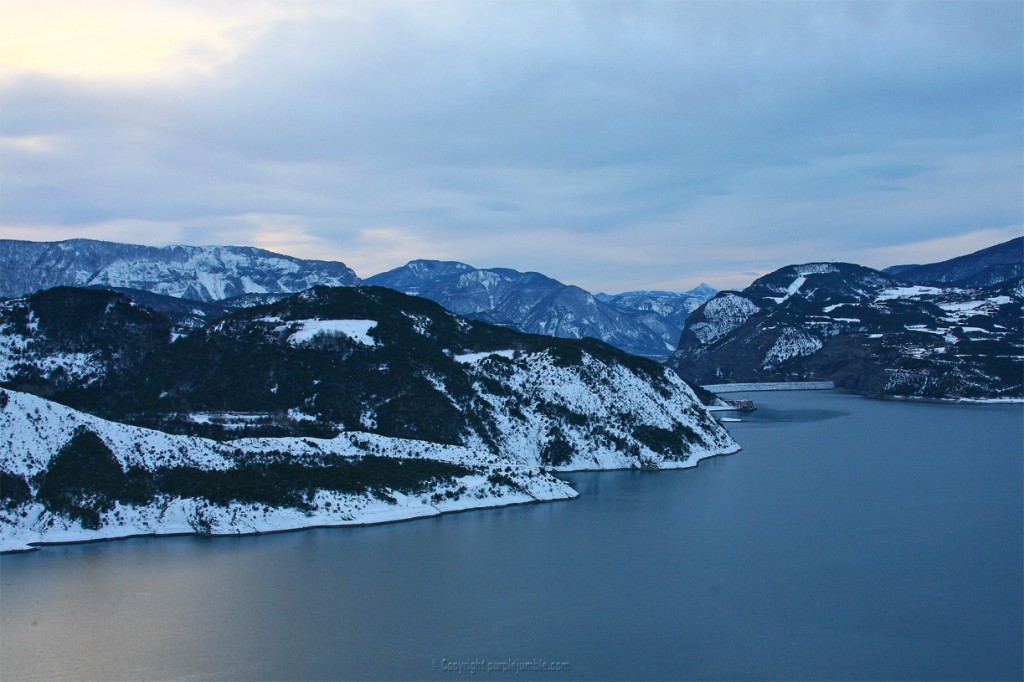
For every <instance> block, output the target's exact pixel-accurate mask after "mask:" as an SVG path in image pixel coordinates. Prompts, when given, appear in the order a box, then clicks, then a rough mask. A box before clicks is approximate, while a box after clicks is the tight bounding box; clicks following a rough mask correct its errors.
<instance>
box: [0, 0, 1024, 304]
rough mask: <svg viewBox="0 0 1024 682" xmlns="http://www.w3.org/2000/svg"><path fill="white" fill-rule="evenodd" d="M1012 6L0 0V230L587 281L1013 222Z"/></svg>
mask: <svg viewBox="0 0 1024 682" xmlns="http://www.w3.org/2000/svg"><path fill="white" fill-rule="evenodd" d="M1022 39H1024V2H1021V1H1020V0H1014V1H1011V2H986V1H984V0H970V1H968V2H931V1H928V0H916V1H914V2H882V1H869V0H862V1H860V2H849V3H845V2H833V1H825V0H822V1H818V2H798V1H795V0H790V1H786V2H757V1H754V0H747V1H743V2H730V1H728V0H726V1H721V2H718V1H716V2H700V1H676V2H669V1H667V0H663V1H658V2H655V1H650V2H624V1H618V0H604V1H601V2H567V1H565V2H560V1H558V0H545V1H543V2H541V1H534V2H531V1H528V0H523V1H517V2H501V1H499V0H491V1H487V2H469V1H465V2H463V1H457V0H450V1H445V2H430V1H427V0H419V1H416V2H397V1H392V0H374V1H373V2H365V3H364V2H355V1H337V0H331V1H316V0H309V1H300V0H262V1H261V0H247V1H242V0H230V1H229V0H89V2H83V1H81V0H0V238H10V239H31V240H45V241H50V240H59V239H70V238H76V237H85V238H91V239H104V240H111V241H119V242H130V243H138V244H152V245H164V244H174V243H184V244H233V245H250V246H258V247H262V248H267V249H270V250H273V251H277V252H280V253H285V254H289V255H293V256H298V257H302V258H319V259H326V260H340V261H343V262H344V263H346V264H347V265H348V266H350V267H352V268H353V269H354V270H355V271H356V273H357V274H358V275H359V276H361V277H369V276H371V275H373V274H377V273H379V272H383V271H386V270H389V269H392V268H395V267H399V266H401V265H403V264H405V263H406V262H407V261H409V260H413V259H417V258H429V259H441V260H458V261H462V262H466V263H469V264H471V265H474V266H476V267H481V268H483V267H509V268H514V269H517V270H523V271H527V270H533V271H538V272H542V273H544V274H546V275H548V276H551V277H554V278H556V279H558V280H561V281H563V282H566V283H569V284H576V285H579V286H582V287H583V288H585V289H588V290H590V291H594V292H598V291H604V292H620V291H628V290H636V289H667V290H686V289H689V288H692V287H694V286H696V285H697V284H699V283H700V282H707V283H709V284H711V285H712V286H714V287H716V288H720V289H724V288H741V287H743V286H746V285H747V284H749V283H750V282H751V281H752V280H753V279H754V278H756V277H757V276H759V275H762V274H766V273H768V272H771V271H772V270H775V269H777V268H779V267H783V266H785V265H788V264H792V263H803V262H811V261H847V262H855V263H860V264H863V265H868V266H871V267H878V268H881V267H886V266H889V265H895V264H902V263H913V262H917V263H921V262H934V261H938V260H944V259H946V258H951V257H954V256H957V255H961V254H964V253H969V252H971V251H975V250H977V249H980V248H984V247H986V246H990V245H992V244H996V243H999V242H1002V241H1006V240H1008V239H1011V238H1013V237H1017V236H1020V235H1021V234H1024V109H1022V107H1024V104H1022V103H1024V47H1022Z"/></svg>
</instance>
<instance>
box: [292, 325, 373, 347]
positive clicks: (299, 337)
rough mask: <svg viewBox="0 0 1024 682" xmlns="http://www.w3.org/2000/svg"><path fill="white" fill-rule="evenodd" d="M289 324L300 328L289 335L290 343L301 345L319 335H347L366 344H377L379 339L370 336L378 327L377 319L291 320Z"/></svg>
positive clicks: (357, 341)
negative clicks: (372, 330)
mask: <svg viewBox="0 0 1024 682" xmlns="http://www.w3.org/2000/svg"><path fill="white" fill-rule="evenodd" d="M288 324H289V325H292V324H298V325H299V329H298V330H297V331H295V332H293V333H292V334H291V336H289V337H288V343H289V344H291V345H293V346H300V345H302V344H304V343H309V342H310V341H312V340H313V338H315V337H317V336H347V337H348V338H350V339H352V340H353V341H355V342H356V343H360V344H362V345H364V346H376V345H377V339H375V338H373V337H372V336H370V330H371V329H374V328H376V326H377V321H376V320H290V321H289V323H288Z"/></svg>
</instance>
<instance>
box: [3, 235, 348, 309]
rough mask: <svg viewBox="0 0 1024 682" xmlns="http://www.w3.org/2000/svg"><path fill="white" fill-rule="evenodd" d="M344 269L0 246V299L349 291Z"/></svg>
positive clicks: (145, 250)
mask: <svg viewBox="0 0 1024 682" xmlns="http://www.w3.org/2000/svg"><path fill="white" fill-rule="evenodd" d="M358 283H359V278H358V277H356V275H355V273H354V272H353V271H352V270H351V269H349V268H348V267H347V266H346V265H345V264H344V263H339V262H331V261H317V260H303V259H300V258H292V257H290V256H283V255H280V254H277V253H273V252H270V251H265V250H263V249H256V248H252V247H247V246H162V247H154V246H138V245H134V244H117V243H113V242H102V241H95V240H91V239H69V240H67V241H61V242H31V241H18V240H13V239H0V297H5V298H11V297H16V296H24V295H25V294H30V293H32V292H34V291H38V290H41V289H49V288H51V287H55V286H83V287H84V286H102V287H107V288H112V287H113V288H117V287H121V288H126V289H141V290H143V291H149V292H153V293H156V294H163V295H166V296H174V297H177V298H186V299H192V300H196V301H219V300H222V299H226V298H231V297H235V296H241V295H243V294H265V293H284V294H289V293H295V292H298V291H303V290H305V289H308V288H310V287H312V286H316V285H327V286H350V285H354V284H358Z"/></svg>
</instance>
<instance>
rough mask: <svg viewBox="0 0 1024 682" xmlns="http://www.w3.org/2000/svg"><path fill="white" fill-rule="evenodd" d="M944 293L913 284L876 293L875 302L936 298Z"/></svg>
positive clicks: (934, 288)
mask: <svg viewBox="0 0 1024 682" xmlns="http://www.w3.org/2000/svg"><path fill="white" fill-rule="evenodd" d="M942 293H944V292H943V290H942V289H938V288H936V287H926V286H921V285H918V284H915V285H914V286H910V287H893V288H890V289H884V290H882V291H880V292H878V295H877V296H875V301H876V302H878V301H891V300H893V299H897V298H917V297H918V296H937V295H939V294H942Z"/></svg>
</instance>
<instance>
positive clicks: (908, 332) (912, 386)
mask: <svg viewBox="0 0 1024 682" xmlns="http://www.w3.org/2000/svg"><path fill="white" fill-rule="evenodd" d="M1022 304H1024V285H1022V283H1021V282H1020V281H1019V280H1018V281H1017V282H1015V283H1005V284H1002V285H998V286H995V287H987V288H954V287H930V286H921V285H911V284H909V283H907V282H905V281H903V280H902V279H899V278H896V277H893V276H891V275H887V274H885V273H883V272H879V271H877V270H872V269H870V268H865V267H862V266H859V265H852V264H848V263H808V264H804V265H792V266H788V267H785V268H782V269H780V270H777V271H775V272H773V273H771V274H769V275H766V276H764V277H762V278H760V279H758V280H756V281H755V282H754V283H753V284H751V285H750V286H749V287H747V288H746V289H744V290H743V291H741V292H735V291H724V292H721V293H719V294H718V295H717V296H715V297H714V298H712V299H711V300H709V301H708V302H707V303H705V304H704V305H703V306H701V307H700V308H698V309H697V310H696V311H695V312H694V313H693V314H692V315H691V316H690V318H689V320H688V322H687V327H686V329H685V330H684V331H683V335H682V337H681V339H680V343H679V350H678V351H677V352H676V353H675V354H674V355H673V356H672V358H671V359H670V360H669V362H668V364H669V366H670V367H673V368H674V369H676V371H678V372H679V373H680V374H681V375H682V376H684V377H686V378H687V379H689V380H692V381H696V382H698V383H702V384H721V383H729V382H757V381H794V380H832V381H834V382H835V383H836V385H837V386H839V387H841V388H847V389H850V390H854V391H858V392H861V393H866V394H871V395H894V396H918V397H929V398H945V399H952V398H1001V397H1015V398H1021V397H1024V325H1022V317H1021V313H1022Z"/></svg>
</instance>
